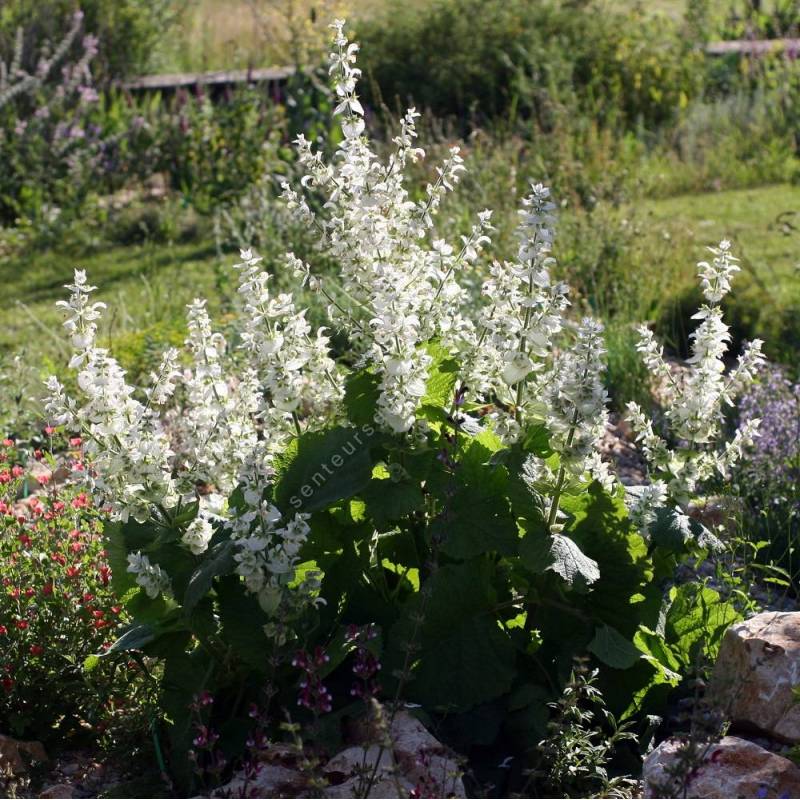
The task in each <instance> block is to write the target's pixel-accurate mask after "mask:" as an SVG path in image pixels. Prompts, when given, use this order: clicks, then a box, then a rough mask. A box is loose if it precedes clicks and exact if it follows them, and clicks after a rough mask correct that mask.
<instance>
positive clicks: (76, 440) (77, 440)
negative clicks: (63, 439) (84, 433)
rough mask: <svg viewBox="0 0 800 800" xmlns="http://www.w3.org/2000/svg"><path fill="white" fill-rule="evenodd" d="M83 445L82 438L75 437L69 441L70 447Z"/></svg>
mask: <svg viewBox="0 0 800 800" xmlns="http://www.w3.org/2000/svg"><path fill="white" fill-rule="evenodd" d="M81 444H82V441H81V437H80V436H73V437H72V438H71V439H70V440H69V446H70V447H80V446H81Z"/></svg>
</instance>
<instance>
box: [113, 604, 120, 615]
mask: <svg viewBox="0 0 800 800" xmlns="http://www.w3.org/2000/svg"><path fill="white" fill-rule="evenodd" d="M120 611H122V606H111V613H112V614H119V612H120Z"/></svg>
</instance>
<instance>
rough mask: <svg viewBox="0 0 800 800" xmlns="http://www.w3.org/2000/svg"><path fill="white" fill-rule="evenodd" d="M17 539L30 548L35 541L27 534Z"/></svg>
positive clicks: (22, 534)
mask: <svg viewBox="0 0 800 800" xmlns="http://www.w3.org/2000/svg"><path fill="white" fill-rule="evenodd" d="M17 539H19V541H20V542H21V543H22V544H23V545H25V547H30V546H31V544H32V541H33V540H32V539H31V537H30V536H28V534H27V533H21V534H20V535H19V536H17Z"/></svg>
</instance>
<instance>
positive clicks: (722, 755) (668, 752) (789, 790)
mask: <svg viewBox="0 0 800 800" xmlns="http://www.w3.org/2000/svg"><path fill="white" fill-rule="evenodd" d="M700 747H701V748H702V747H703V745H700ZM681 749H682V742H680V741H679V740H677V739H668V740H667V741H665V742H662V743H661V744H660V745H659V746H658V747H656V748H655V750H653V751H652V752H651V753H650V754H649V755H648V756H647V758H645V760H644V769H643V773H642V780H643V782H644V796H645V797H694V798H712V797H727V798H740V797H741V798H751V797H752V798H755V797H800V767H798V766H797V765H796V764H794V762H792V761H790V760H789V759H788V758H784V757H783V756H780V755H777V754H776V753H771V752H770V751H769V750H765V749H764V748H763V747H761V746H759V745H757V744H756V743H755V742H750V741H747V740H746V739H740V738H738V737H736V736H726V737H724V738H723V739H722V740H721V741H719V742H717V743H715V744H711V745H708V746H707V749H705V752H704V753H703V752H702V751H701V753H700V755H701V756H703V757H702V759H701V763H700V764H699V765H698V766H695V767H694V768H693V769H691V772H690V773H689V777H688V779H687V780H686V784H685V786H684V785H683V779H682V778H679V779H676V778H675V774H676V771H677V772H678V773H679V774H681V775H683V774H685V769H684V768H682V767H681ZM684 752H685V751H684Z"/></svg>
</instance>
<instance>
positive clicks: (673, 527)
mask: <svg viewBox="0 0 800 800" xmlns="http://www.w3.org/2000/svg"><path fill="white" fill-rule="evenodd" d="M638 488H639V487H630V488H629V489H628V491H632V490H634V489H638ZM650 539H651V541H652V542H653V544H654V545H656V546H657V547H663V548H664V549H665V550H668V551H670V552H673V553H685V552H687V550H689V549H690V547H691V546H692V545H696V546H698V547H703V548H709V549H711V550H719V549H720V548H721V547H722V544H721V543H720V541H719V539H717V537H716V536H714V534H713V533H711V531H709V530H708V528H706V526H705V525H703V524H702V523H701V522H699V521H698V520H696V519H694V518H692V517H689V516H687V515H686V514H683V513H681V511H680V510H679V509H675V508H669V507H667V506H662V507H661V508H659V509H657V510H656V519H655V522H654V523H653V525H652V526H651V528H650Z"/></svg>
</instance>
